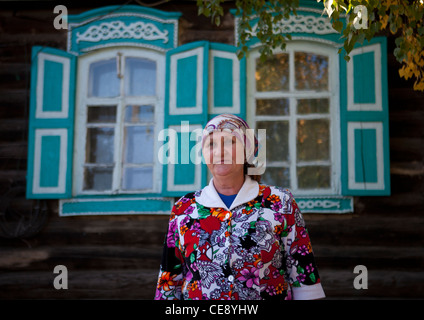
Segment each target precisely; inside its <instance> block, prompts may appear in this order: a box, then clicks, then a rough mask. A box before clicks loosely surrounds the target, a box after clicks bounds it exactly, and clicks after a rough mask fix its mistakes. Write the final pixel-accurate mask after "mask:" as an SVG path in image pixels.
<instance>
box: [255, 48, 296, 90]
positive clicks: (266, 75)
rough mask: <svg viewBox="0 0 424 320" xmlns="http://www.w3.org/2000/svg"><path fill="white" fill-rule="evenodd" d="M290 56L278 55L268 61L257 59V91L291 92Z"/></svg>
mask: <svg viewBox="0 0 424 320" xmlns="http://www.w3.org/2000/svg"><path fill="white" fill-rule="evenodd" d="M289 70H290V69H289V55H288V54H286V53H280V54H276V55H274V56H273V57H271V58H268V59H267V60H266V61H261V60H260V59H256V73H255V79H256V90H257V91H279V90H285V91H286V90H289Z"/></svg>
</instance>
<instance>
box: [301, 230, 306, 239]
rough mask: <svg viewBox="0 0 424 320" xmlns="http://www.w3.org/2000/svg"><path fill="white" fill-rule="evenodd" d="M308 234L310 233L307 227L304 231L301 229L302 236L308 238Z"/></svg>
mask: <svg viewBox="0 0 424 320" xmlns="http://www.w3.org/2000/svg"><path fill="white" fill-rule="evenodd" d="M307 235H308V232H307V231H306V229H303V230H302V231H300V236H301V237H302V238H306V236H307Z"/></svg>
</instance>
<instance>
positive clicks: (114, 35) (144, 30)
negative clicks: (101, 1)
mask: <svg viewBox="0 0 424 320" xmlns="http://www.w3.org/2000/svg"><path fill="white" fill-rule="evenodd" d="M110 39H144V40H149V41H150V40H160V39H162V40H163V43H167V42H168V31H167V30H164V31H161V30H159V29H158V27H156V25H154V24H153V23H144V22H143V21H137V22H134V23H131V24H129V25H126V24H125V23H123V22H122V21H112V22H102V23H101V24H99V25H94V26H91V27H90V28H88V29H87V30H86V31H85V32H84V33H82V34H81V33H80V32H77V43H79V42H80V41H88V42H99V41H102V40H110Z"/></svg>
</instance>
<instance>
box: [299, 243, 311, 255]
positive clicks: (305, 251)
mask: <svg viewBox="0 0 424 320" xmlns="http://www.w3.org/2000/svg"><path fill="white" fill-rule="evenodd" d="M297 252H298V253H300V254H301V255H302V256H306V255H307V254H308V253H309V250H308V247H307V246H306V245H301V246H300V247H299V248H298V249H297Z"/></svg>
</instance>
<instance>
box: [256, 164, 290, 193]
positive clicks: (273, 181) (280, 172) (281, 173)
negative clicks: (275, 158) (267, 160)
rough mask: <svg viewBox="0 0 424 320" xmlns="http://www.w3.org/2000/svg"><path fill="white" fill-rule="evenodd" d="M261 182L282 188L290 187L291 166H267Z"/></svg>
mask: <svg viewBox="0 0 424 320" xmlns="http://www.w3.org/2000/svg"><path fill="white" fill-rule="evenodd" d="M261 182H263V183H266V184H268V185H272V186H279V187H282V188H289V187H290V170H289V168H284V167H281V168H275V167H269V166H267V168H266V170H265V172H264V174H262V178H261Z"/></svg>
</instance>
